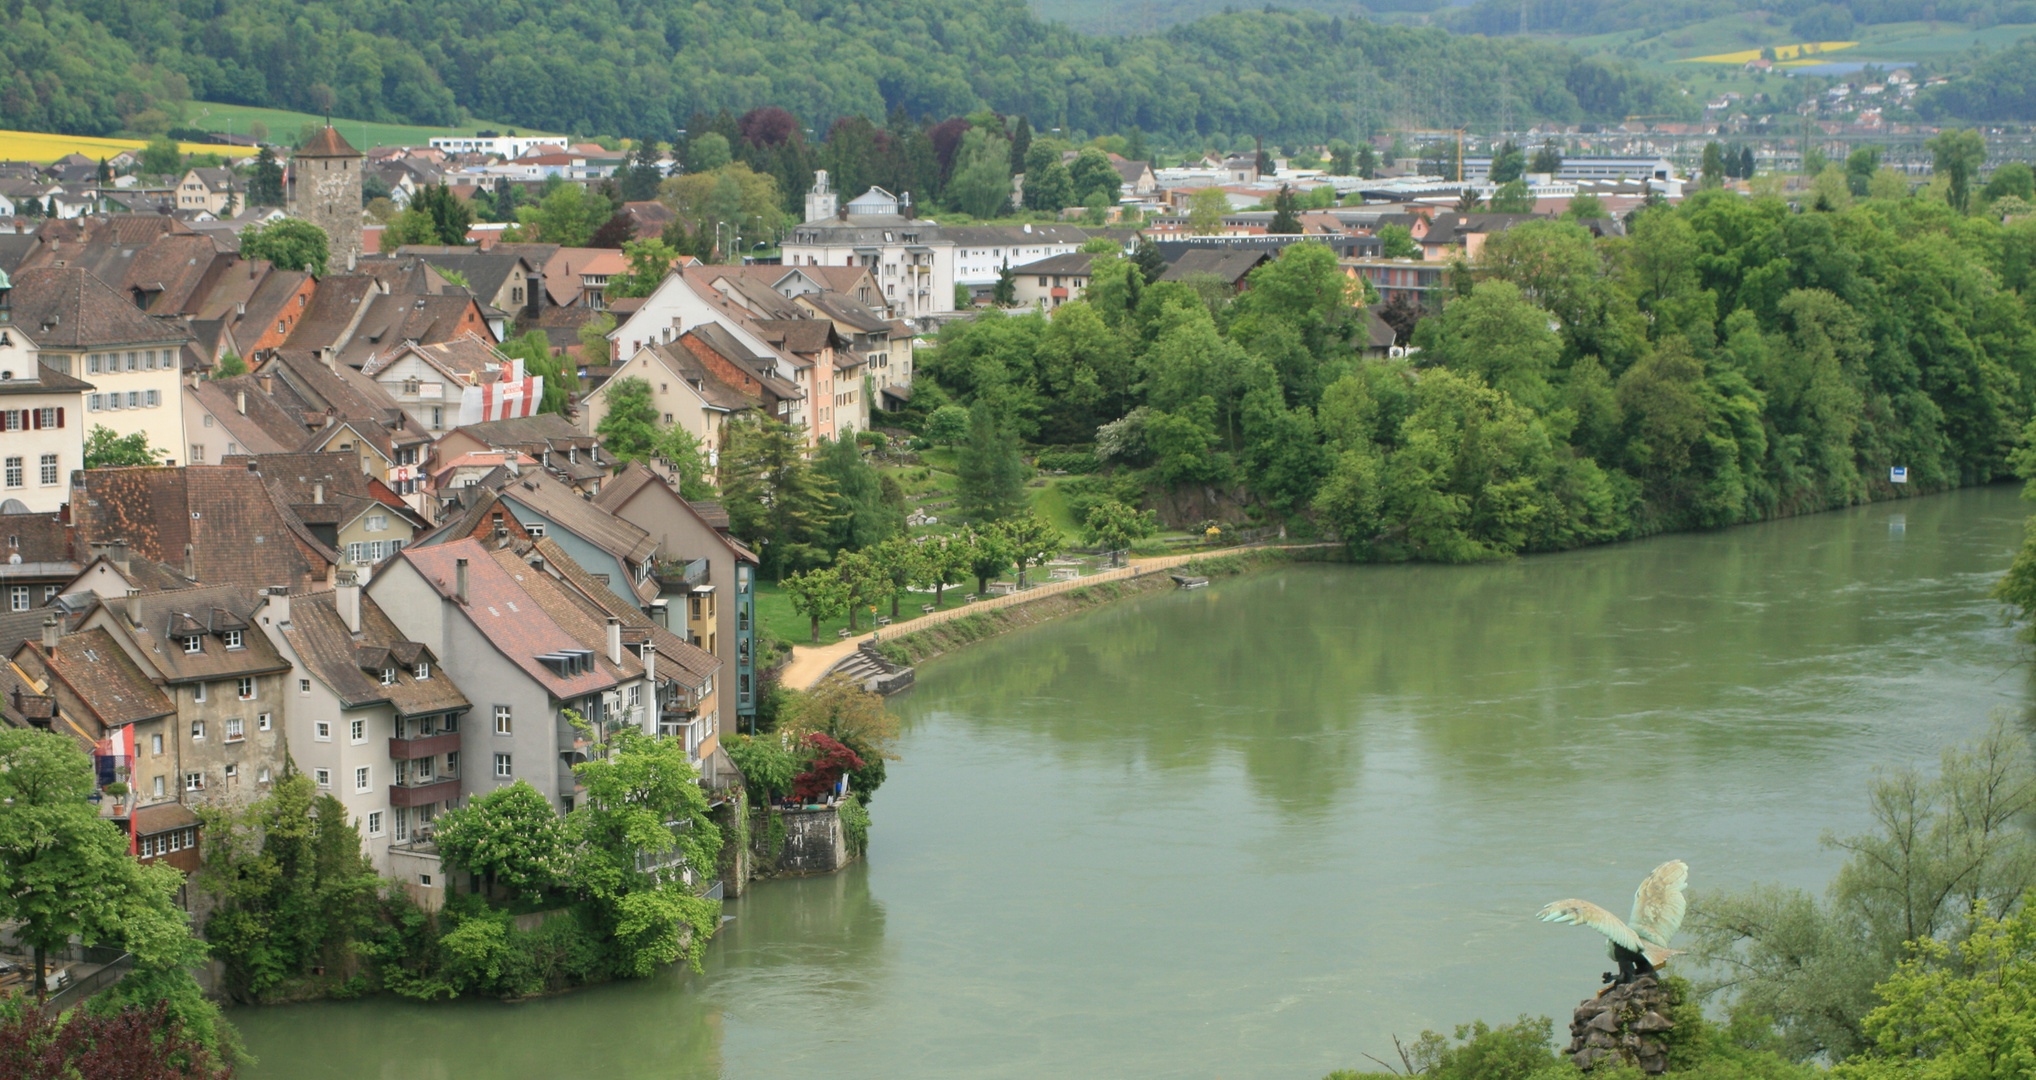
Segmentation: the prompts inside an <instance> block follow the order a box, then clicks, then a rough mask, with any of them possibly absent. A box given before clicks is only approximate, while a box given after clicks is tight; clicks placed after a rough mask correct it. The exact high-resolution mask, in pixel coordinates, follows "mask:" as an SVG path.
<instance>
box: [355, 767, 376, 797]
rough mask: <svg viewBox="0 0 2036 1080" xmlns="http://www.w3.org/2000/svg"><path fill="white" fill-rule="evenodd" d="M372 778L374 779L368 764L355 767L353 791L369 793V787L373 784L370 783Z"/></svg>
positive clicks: (362, 793) (361, 793) (363, 793)
mask: <svg viewBox="0 0 2036 1080" xmlns="http://www.w3.org/2000/svg"><path fill="white" fill-rule="evenodd" d="M370 779H372V776H371V774H370V772H369V769H368V767H367V766H366V765H363V766H361V767H360V768H358V769H355V770H354V771H353V793H354V794H356V795H365V794H367V792H368V789H369V787H370V786H371V785H370V783H369V781H370Z"/></svg>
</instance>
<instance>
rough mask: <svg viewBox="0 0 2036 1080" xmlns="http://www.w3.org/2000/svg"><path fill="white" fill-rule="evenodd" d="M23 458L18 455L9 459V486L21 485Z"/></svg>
mask: <svg viewBox="0 0 2036 1080" xmlns="http://www.w3.org/2000/svg"><path fill="white" fill-rule="evenodd" d="M21 460H22V459H20V458H18V457H11V458H8V459H7V486H8V487H11V488H18V487H20V486H21Z"/></svg>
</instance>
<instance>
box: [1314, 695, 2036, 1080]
mask: <svg viewBox="0 0 2036 1080" xmlns="http://www.w3.org/2000/svg"><path fill="white" fill-rule="evenodd" d="M1866 796H1867V799H1866V801H1867V806H1868V810H1869V814H1870V817H1871V820H1872V826H1871V828H1870V829H1869V830H1868V831H1867V832H1864V833H1860V834H1858V835H1854V836H1844V837H1827V838H1826V839H1825V844H1826V845H1827V846H1829V847H1832V848H1835V849H1837V850H1838V851H1842V852H1844V853H1846V860H1845V863H1844V865H1843V866H1842V867H1841V868H1840V869H1839V871H1838V874H1837V876H1836V877H1835V878H1833V879H1832V882H1831V884H1830V886H1829V888H1827V889H1826V890H1825V893H1824V895H1823V896H1821V897H1819V896H1815V895H1813V894H1811V893H1809V892H1807V891H1804V890H1802V889H1791V888H1784V887H1782V886H1779V885H1771V884H1768V885H1758V886H1754V887H1752V888H1749V889H1745V890H1741V891H1737V892H1722V891H1721V892H1701V891H1700V892H1697V893H1694V894H1693V895H1692V897H1691V901H1690V915H1689V917H1688V920H1687V925H1688V927H1689V928H1690V931H1691V933H1692V937H1693V938H1694V945H1692V946H1690V948H1691V952H1690V954H1689V955H1688V956H1685V957H1681V958H1677V959H1676V960H1674V961H1673V962H1672V964H1671V966H1670V968H1669V969H1668V973H1667V977H1666V979H1665V983H1666V984H1667V985H1668V986H1669V988H1670V989H1671V991H1672V994H1673V996H1675V997H1676V998H1677V999H1678V1000H1679V1002H1680V1006H1679V1007H1678V1009H1677V1010H1676V1011H1675V1014H1674V1015H1672V1016H1670V1017H1669V1019H1670V1020H1672V1021H1674V1024H1675V1027H1674V1028H1673V1029H1672V1030H1671V1031H1670V1032H1668V1033H1666V1034H1665V1035H1664V1036H1663V1038H1665V1040H1666V1041H1667V1043H1668V1047H1669V1049H1668V1061H1669V1071H1668V1075H1670V1076H1678V1077H1690V1078H1699V1077H1701V1078H1703V1080H1810V1078H1812V1077H1816V1076H1830V1077H1834V1078H1836V1080H1896V1078H1910V1080H1940V1078H1941V1080H1954V1078H1956V1080H2007V1078H2008V1077H2019V1076H2026V1075H2028V1071H2029V1068H2030V1063H2031V1062H2032V1061H2036V1010H2032V1009H2031V1003H2032V1002H2036V905H2032V904H2031V903H2030V898H2031V897H2032V896H2036V838H2032V836H2031V834H2030V832H2029V828H2028V820H2029V815H2030V814H2031V812H2032V811H2036V766H2032V763H2031V759H2030V754H2029V747H2028V743H2027V741H2026V739H2025V737H2024V736H2023V734H2022V733H2021V731H2020V730H2019V729H2018V728H2017V727H2016V726H2013V725H2011V724H2010V723H2009V722H2008V721H2006V720H2004V719H1997V720H1996V721H1995V722H1994V724H1993V725H1992V727H1991V728H1990V729H1989V730H1988V731H1987V732H1986V733H1985V734H1984V735H1983V736H1981V737H1980V738H1978V739H1975V740H1973V741H1971V742H1969V743H1965V744H1961V745H1958V746H1954V747H1951V748H1948V749H1946V750H1945V751H1944V753H1943V755H1942V757H1941V760H1940V762H1939V764H1938V768H1937V770H1936V771H1935V773H1934V774H1933V773H1929V772H1926V771H1924V770H1920V769H1916V768H1914V767H1910V766H1903V767H1899V768H1893V769H1890V770H1888V771H1886V772H1885V773H1883V774H1882V775H1881V776H1879V777H1877V778H1876V779H1875V780H1874V782H1873V784H1872V785H1871V787H1870V788H1869V790H1868V791H1867V793H1866ZM1706 1001H1710V1002H1715V1003H1716V1004H1718V1005H1719V1006H1720V1007H1721V1012H1722V1015H1723V1017H1724V1021H1723V1022H1721V1023H1713V1022H1711V1021H1708V1020H1706V1019H1705V1017H1704V1010H1703V1008H1702V1005H1703V1003H1704V1002H1706ZM1552 1029H1553V1025H1552V1023H1551V1022H1550V1021H1549V1020H1548V1019H1547V1018H1545V1017H1544V1018H1540V1019H1534V1018H1530V1017H1521V1018H1520V1019H1519V1020H1518V1021H1517V1022H1515V1023H1512V1024H1506V1025H1501V1026H1498V1027H1492V1026H1489V1025H1487V1024H1485V1023H1483V1022H1479V1023H1476V1024H1472V1025H1467V1026H1464V1027H1460V1028H1458V1029H1457V1030H1456V1033H1455V1038H1454V1039H1451V1038H1448V1037H1445V1036H1443V1035H1441V1034H1438V1033H1436V1032H1427V1033H1425V1034H1423V1035H1422V1036H1421V1038H1420V1039H1419V1040H1418V1041H1416V1042H1415V1043H1414V1044H1413V1046H1412V1047H1411V1049H1410V1051H1409V1052H1408V1054H1407V1055H1406V1057H1405V1059H1404V1060H1405V1064H1406V1066H1407V1071H1408V1072H1421V1073H1422V1074H1423V1075H1427V1076H1435V1077H1451V1078H1459V1077H1460V1078H1462V1080H1472V1078H1476V1080H1493V1078H1508V1080H1512V1078H1521V1080H1524V1078H1527V1077H1533V1078H1535V1080H1557V1078H1559V1077H1565V1076H1567V1077H1576V1076H1581V1075H1583V1074H1582V1073H1581V1072H1580V1071H1579V1070H1578V1069H1577V1068H1576V1067H1575V1066H1573V1065H1571V1064H1570V1063H1569V1062H1568V1061H1567V1060H1565V1059H1563V1058H1562V1057H1560V1056H1559V1055H1557V1054H1556V1053H1554V1052H1553V1051H1552V1050H1550V1048H1549V1039H1550V1035H1551V1033H1552ZM1826 1067H1828V1071H1826ZM1397 1071H1398V1070H1397V1069H1395V1070H1393V1071H1392V1072H1376V1073H1373V1072H1361V1071H1352V1070H1342V1071H1338V1072H1336V1073H1332V1074H1330V1080H1383V1077H1385V1076H1388V1075H1393V1074H1394V1072H1397ZM1590 1075H1591V1076H1594V1077H1598V1076H1610V1077H1620V1078H1631V1080H1638V1078H1639V1077H1640V1075H1641V1074H1640V1073H1639V1072H1638V1071H1637V1070H1634V1069H1631V1068H1626V1069H1623V1070H1622V1069H1620V1068H1616V1067H1614V1068H1606V1067H1602V1066H1601V1067H1599V1068H1597V1069H1594V1070H1592V1072H1591V1073H1590Z"/></svg>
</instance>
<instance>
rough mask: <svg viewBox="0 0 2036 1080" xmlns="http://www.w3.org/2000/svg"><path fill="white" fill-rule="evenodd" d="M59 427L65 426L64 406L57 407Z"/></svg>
mask: <svg viewBox="0 0 2036 1080" xmlns="http://www.w3.org/2000/svg"><path fill="white" fill-rule="evenodd" d="M57 426H58V427H63V426H64V407H63V406H62V405H59V406H57Z"/></svg>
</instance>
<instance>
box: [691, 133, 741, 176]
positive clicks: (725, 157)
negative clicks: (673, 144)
mask: <svg viewBox="0 0 2036 1080" xmlns="http://www.w3.org/2000/svg"><path fill="white" fill-rule="evenodd" d="M733 160H734V155H733V154H732V153H731V152H730V150H729V146H728V136H726V135H723V134H721V133H720V132H718V131H710V132H707V133H706V134H705V135H700V136H696V137H695V138H694V139H693V140H692V141H691V142H689V143H687V144H686V171H687V172H694V173H711V172H713V171H714V170H716V169H719V168H721V167H723V166H725V165H727V164H728V163H729V162H730V161H733Z"/></svg>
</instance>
